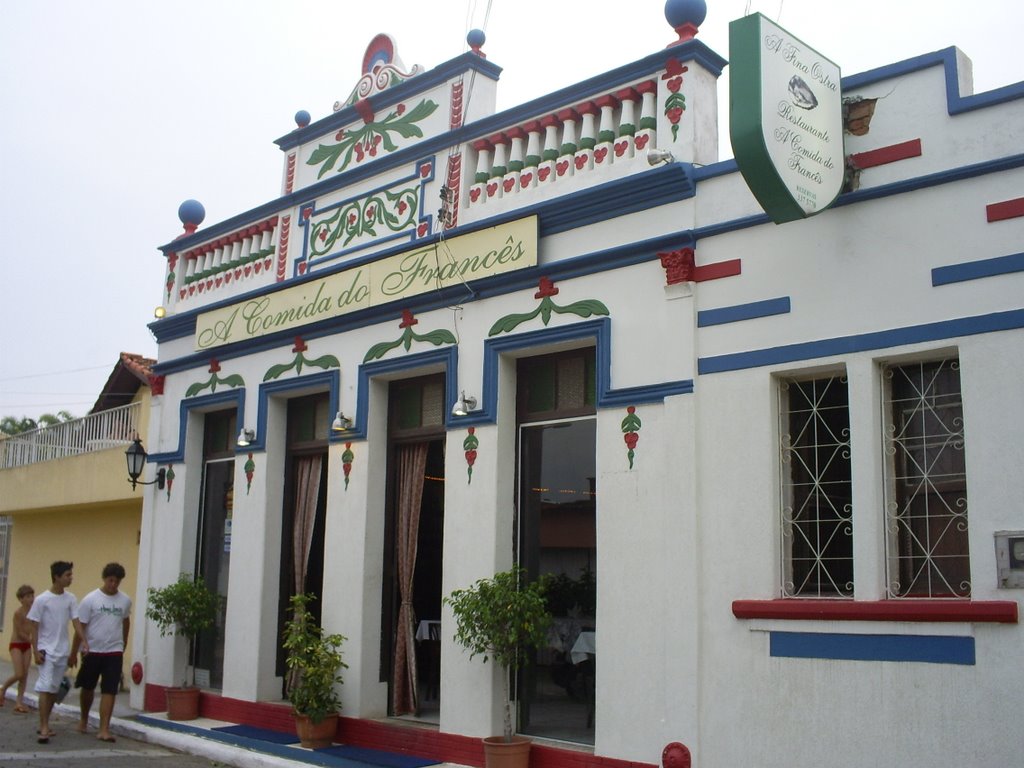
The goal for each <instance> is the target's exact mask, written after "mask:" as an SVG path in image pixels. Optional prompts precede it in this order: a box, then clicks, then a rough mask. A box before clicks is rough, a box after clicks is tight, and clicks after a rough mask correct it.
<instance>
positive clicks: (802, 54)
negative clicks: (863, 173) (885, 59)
mask: <svg viewBox="0 0 1024 768" xmlns="http://www.w3.org/2000/svg"><path fill="white" fill-rule="evenodd" d="M729 70H730V72H729V82H730V86H729V135H730V138H731V140H732V149H733V154H734V155H735V157H736V164H737V165H738V166H739V169H740V173H741V174H743V178H744V180H745V181H746V182H747V186H748V187H750V191H751V192H753V193H754V197H756V198H757V201H758V202H759V203H760V204H761V207H762V208H764V210H765V213H767V214H768V216H769V217H770V218H771V219H772V221H774V222H775V223H776V224H781V223H782V222H785V221H793V220H795V219H801V218H805V217H807V216H813V215H814V214H816V213H820V212H821V211H823V210H825V209H826V208H828V207H829V206H830V205H831V204H832V203H833V201H835V199H836V197H837V196H838V195H839V193H840V192H841V191H842V188H843V176H844V173H845V165H844V161H843V105H842V89H841V87H840V74H839V67H838V65H836V64H834V63H833V62H831V61H829V60H828V59H826V58H825V57H824V56H822V55H821V54H820V53H818V52H817V51H815V50H814V49H813V48H811V47H810V46H808V45H805V44H804V43H803V42H801V41H800V40H798V39H797V38H795V37H793V35H791V34H789V32H787V31H786V30H784V29H783V28H782V27H780V26H778V25H777V24H775V23H774V22H772V21H771V20H769V19H767V18H765V17H764V16H762V15H761V14H759V13H754V14H751V15H749V16H745V17H743V18H742V19H737V20H736V21H733V22H732V23H730V24H729Z"/></svg>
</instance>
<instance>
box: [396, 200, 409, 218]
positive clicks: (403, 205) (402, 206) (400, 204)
mask: <svg viewBox="0 0 1024 768" xmlns="http://www.w3.org/2000/svg"><path fill="white" fill-rule="evenodd" d="M408 207H409V205H408V203H406V202H405V200H399V201H398V215H399V216H403V215H405V209H406V208H408Z"/></svg>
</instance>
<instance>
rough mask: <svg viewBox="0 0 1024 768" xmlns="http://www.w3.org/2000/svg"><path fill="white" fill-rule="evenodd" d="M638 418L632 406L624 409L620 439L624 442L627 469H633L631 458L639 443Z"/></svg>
mask: <svg viewBox="0 0 1024 768" xmlns="http://www.w3.org/2000/svg"><path fill="white" fill-rule="evenodd" d="M640 426H641V424H640V417H639V416H637V415H636V408H635V407H633V406H632V405H631V406H629V408H627V409H626V418H624V419H623V420H622V439H623V440H625V441H626V448H627V451H626V457H627V458H628V459H629V468H630V469H632V468H633V456H634V455H635V453H634V449H635V448H636V444H637V443H638V442H639V441H640Z"/></svg>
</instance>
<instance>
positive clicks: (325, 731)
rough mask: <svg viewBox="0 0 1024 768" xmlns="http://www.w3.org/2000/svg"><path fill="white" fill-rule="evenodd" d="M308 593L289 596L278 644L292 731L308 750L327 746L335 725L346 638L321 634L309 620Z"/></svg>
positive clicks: (310, 598)
mask: <svg viewBox="0 0 1024 768" xmlns="http://www.w3.org/2000/svg"><path fill="white" fill-rule="evenodd" d="M313 600H316V596H315V595H312V594H305V595H293V596H292V597H291V598H290V600H289V603H290V605H291V612H292V616H291V618H290V619H289V620H288V622H287V624H285V628H284V637H283V641H282V645H283V647H284V649H285V651H286V652H287V654H288V655H287V657H286V659H285V663H286V664H287V666H288V670H289V675H288V682H287V690H288V700H289V701H290V702H291V703H292V707H293V708H294V710H295V712H294V714H295V732H296V734H298V737H299V741H300V742H301V743H302V746H304V747H309V748H312V749H319V748H321V747H327V746H330V745H331V743H332V742H333V741H334V733H335V731H336V730H337V727H338V710H340V709H341V699H339V698H338V692H337V690H336V688H335V686H336V685H341V684H342V682H343V681H342V679H341V674H340V672H339V670H341V669H348V664H346V663H345V662H344V661H342V660H341V645H342V643H344V642H345V640H346V639H347V638H345V637H344V636H342V635H338V634H334V635H325V634H324V630H323V627H321V626H319V625H318V624H317V623H316V622H315V621H314V619H313V616H312V614H310V612H309V609H308V607H307V606H308V604H309V603H310V602H312V601H313Z"/></svg>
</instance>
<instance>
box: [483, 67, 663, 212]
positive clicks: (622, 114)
mask: <svg viewBox="0 0 1024 768" xmlns="http://www.w3.org/2000/svg"><path fill="white" fill-rule="evenodd" d="M657 93H658V83H657V80H655V79H653V78H652V79H650V80H644V81H643V82H640V83H636V84H634V85H631V86H629V87H627V88H622V89H620V90H618V91H615V92H614V93H609V94H605V95H603V96H600V97H597V98H594V99H591V100H588V101H584V102H582V103H580V104H576V105H574V106H572V107H566V108H565V109H561V110H559V111H557V112H555V113H553V114H548V115H545V116H543V117H540V118H537V119H533V120H529V121H527V122H525V123H523V124H522V125H518V126H513V127H511V128H507V129H506V130H504V131H501V132H499V133H496V134H493V135H491V136H488V137H486V138H481V139H478V140H476V141H474V142H472V144H471V146H472V147H473V149H474V150H475V151H476V173H475V176H474V182H473V184H472V185H471V187H470V190H469V205H470V206H474V205H481V204H483V203H485V202H487V201H488V200H498V199H501V198H504V197H507V196H509V195H518V194H522V193H524V192H528V191H529V190H532V189H536V188H538V187H542V186H545V185H549V184H556V183H559V182H562V183H565V182H566V180H568V179H573V178H576V179H577V180H581V177H586V175H587V174H588V173H590V172H592V171H595V170H602V169H606V168H610V167H612V166H613V165H616V164H621V163H626V162H630V161H632V160H633V159H634V158H635V157H637V156H638V155H640V153H642V152H644V151H646V150H647V149H650V148H651V147H653V146H654V144H655V140H656V136H655V132H656V129H657V123H658V120H657V116H656V114H655V109H656V105H655V102H656V97H657ZM595 180H596V179H595Z"/></svg>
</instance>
